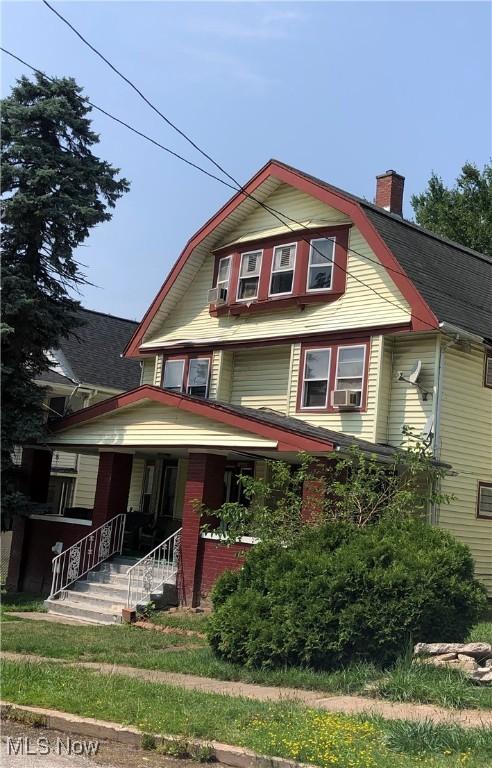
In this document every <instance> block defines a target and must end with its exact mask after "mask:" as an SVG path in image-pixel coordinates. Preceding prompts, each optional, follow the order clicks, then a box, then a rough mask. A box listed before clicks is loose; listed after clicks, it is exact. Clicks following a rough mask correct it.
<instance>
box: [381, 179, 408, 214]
mask: <svg viewBox="0 0 492 768" xmlns="http://www.w3.org/2000/svg"><path fill="white" fill-rule="evenodd" d="M404 184H405V177H404V176H400V174H399V173H397V172H396V171H391V170H390V171H386V173H382V174H380V175H379V176H376V200H375V203H376V205H379V207H380V208H384V209H385V211H390V213H396V214H397V215H398V216H403V187H404Z"/></svg>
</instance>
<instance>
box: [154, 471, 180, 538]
mask: <svg viewBox="0 0 492 768" xmlns="http://www.w3.org/2000/svg"><path fill="white" fill-rule="evenodd" d="M177 477H178V465H177V462H163V464H162V471H161V476H160V483H159V493H158V497H157V509H156V542H160V541H164V539H167V537H168V536H170V535H171V534H172V533H174V532H175V531H177V529H178V528H179V527H180V526H181V520H180V519H179V518H177V516H176V481H177Z"/></svg>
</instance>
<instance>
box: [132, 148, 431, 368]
mask: <svg viewBox="0 0 492 768" xmlns="http://www.w3.org/2000/svg"><path fill="white" fill-rule="evenodd" d="M270 176H272V177H274V178H276V179H278V180H279V181H282V182H285V183H286V184H290V186H293V187H295V188H296V189H298V190H300V191H301V192H305V193H306V194H309V195H311V196H312V197H316V198H317V199H318V200H321V202H324V203H325V204H326V205H330V206H331V207H333V208H336V209H337V210H339V211H341V212H342V213H345V214H346V215H347V216H349V218H350V219H351V220H352V222H353V223H354V224H355V225H356V226H357V227H358V228H359V229H360V231H361V233H362V235H363V236H364V237H365V239H366V240H367V242H368V243H369V245H370V246H371V248H372V249H373V251H374V253H375V254H376V255H377V257H378V259H379V260H380V262H381V264H382V265H383V266H384V267H386V268H387V269H388V268H389V270H396V272H393V271H389V272H388V274H389V276H390V277H391V279H392V280H393V282H394V284H395V285H396V286H397V288H398V289H399V291H400V292H401V294H402V295H403V296H404V298H405V299H406V300H407V301H408V303H409V305H410V309H411V315H412V329H413V330H414V331H418V330H430V329H431V328H438V325H439V323H438V319H437V317H436V316H435V315H434V313H433V312H432V311H431V309H430V307H429V305H428V304H427V302H426V301H425V300H424V298H423V297H422V296H421V294H420V292H419V291H418V290H417V288H416V287H415V285H414V284H413V282H412V281H411V280H410V278H409V277H408V276H407V275H406V274H405V272H404V270H403V269H402V267H401V265H400V263H399V262H398V261H397V260H396V258H395V257H394V256H393V254H392V252H391V251H390V249H389V248H388V246H387V245H386V243H385V242H384V240H383V239H382V237H381V236H380V235H379V233H378V232H377V231H376V229H375V228H374V226H373V225H372V223H371V222H370V221H369V219H368V218H367V216H366V214H365V212H364V211H363V209H362V208H361V206H360V205H359V203H358V202H356V201H355V200H352V199H351V198H350V197H347V196H345V195H343V194H342V193H341V192H340V191H335V190H332V189H326V188H325V187H323V186H322V185H321V184H318V183H317V182H315V181H313V180H312V179H308V178H307V177H305V176H303V175H302V174H300V173H297V172H295V171H294V170H292V169H289V168H286V167H284V166H282V165H279V164H278V163H276V162H275V161H270V162H269V163H267V164H266V165H265V166H264V167H263V168H262V169H261V170H260V171H259V172H258V173H257V174H256V176H254V177H253V178H252V179H251V181H249V182H248V184H246V185H245V187H244V189H245V190H246V192H247V193H248V194H253V193H254V192H255V190H256V189H257V188H258V187H259V186H260V185H261V184H263V182H264V181H266V180H267V179H268V178H269V177H270ZM244 199H245V195H244V193H242V192H238V193H237V194H236V195H234V197H233V198H231V200H229V202H227V203H226V204H225V205H224V206H223V207H222V208H221V209H220V210H219V211H218V213H217V214H215V216H213V217H212V218H211V219H209V220H208V221H207V223H206V224H205V225H204V226H203V227H202V228H201V229H199V230H198V232H197V233H196V234H195V235H194V236H193V237H192V238H191V240H189V241H188V243H187V245H186V247H185V249H184V250H183V252H182V253H181V255H180V256H179V258H178V260H177V261H176V263H175V264H174V266H173V268H172V269H171V272H170V273H169V275H168V277H167V278H166V280H165V281H164V283H163V285H162V287H161V289H160V291H159V293H158V294H157V296H156V297H155V299H154V301H153V302H152V304H151V305H150V307H149V309H148V310H147V312H146V313H145V315H144V317H143V319H142V322H141V323H140V325H139V326H138V328H137V330H136V331H135V333H134V334H133V336H132V338H131V339H130V341H129V343H128V345H127V347H126V348H125V351H124V355H125V356H126V357H136V356H138V355H139V348H140V344H141V343H142V341H143V338H144V336H145V333H146V332H147V330H148V328H149V325H150V323H151V322H152V320H153V318H154V316H155V314H156V313H157V311H158V309H159V307H160V305H161V304H162V302H163V300H164V299H165V297H166V296H167V294H168V292H169V290H170V289H171V287H172V286H173V285H174V282H175V281H176V278H177V277H178V275H179V273H180V271H181V269H182V267H183V266H184V264H185V262H186V261H187V259H188V257H189V256H190V254H191V252H192V250H193V249H194V248H196V247H197V246H198V245H199V244H200V243H201V242H202V241H203V240H204V238H205V237H207V236H208V235H209V234H210V233H211V232H213V230H214V229H215V228H216V227H217V226H218V225H219V224H221V223H222V222H223V221H224V219H226V218H227V216H228V215H229V214H230V213H232V211H234V210H235V208H237V207H238V205H240V203H242V202H243V200H244ZM398 273H401V274H398Z"/></svg>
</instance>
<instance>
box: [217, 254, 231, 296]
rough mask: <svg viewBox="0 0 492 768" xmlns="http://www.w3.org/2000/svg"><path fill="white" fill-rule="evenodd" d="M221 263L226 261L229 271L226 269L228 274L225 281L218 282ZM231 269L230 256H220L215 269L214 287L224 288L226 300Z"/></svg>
mask: <svg viewBox="0 0 492 768" xmlns="http://www.w3.org/2000/svg"><path fill="white" fill-rule="evenodd" d="M223 261H227V262H228V265H229V269H228V272H227V280H219V277H220V265H221V264H222V262H223ZM231 267H232V256H222V257H221V258H220V259H219V264H218V267H217V282H216V284H215V287H216V288H224V287H225V289H226V291H227V298H229V285H230V282H231Z"/></svg>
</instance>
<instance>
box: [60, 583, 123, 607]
mask: <svg viewBox="0 0 492 768" xmlns="http://www.w3.org/2000/svg"><path fill="white" fill-rule="evenodd" d="M70 590H71V591H73V592H80V593H90V594H91V595H94V597H103V598H108V599H109V598H113V599H114V600H115V601H116V602H121V601H123V602H126V598H127V595H128V586H127V584H123V583H122V584H121V585H120V583H119V582H118V583H116V584H115V583H113V582H108V583H104V582H99V581H76V582H75V584H72V586H71V588H70Z"/></svg>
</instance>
